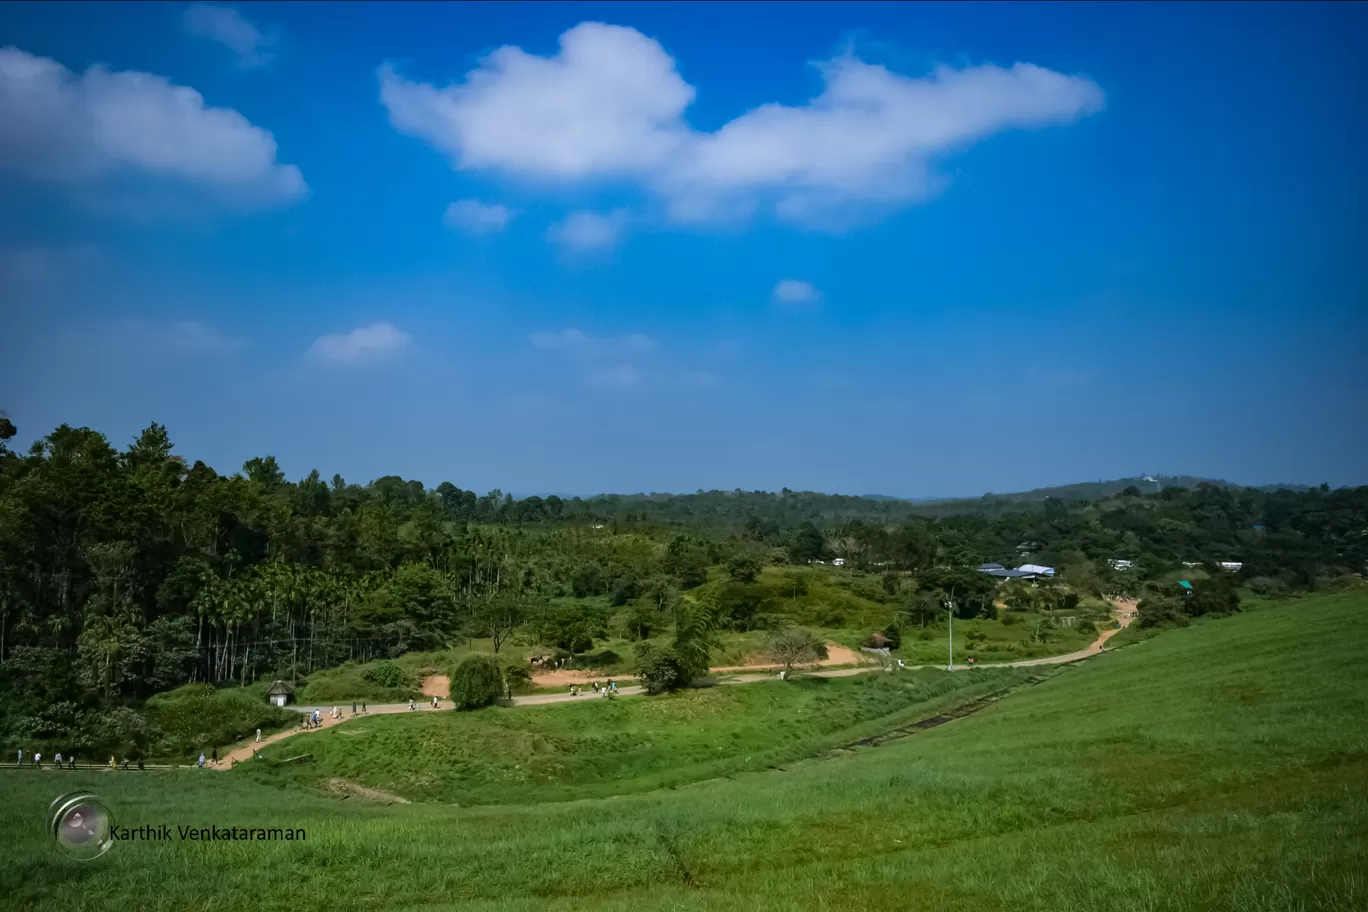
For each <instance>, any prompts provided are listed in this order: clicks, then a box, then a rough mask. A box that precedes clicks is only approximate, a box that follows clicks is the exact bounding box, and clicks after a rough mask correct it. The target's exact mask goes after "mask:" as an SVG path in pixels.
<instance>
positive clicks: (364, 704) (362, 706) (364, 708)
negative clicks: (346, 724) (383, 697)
mask: <svg viewBox="0 0 1368 912" xmlns="http://www.w3.org/2000/svg"><path fill="white" fill-rule="evenodd" d="M365 711H366V701H365V700H362V701H361V712H363V713H364V712H365Z"/></svg>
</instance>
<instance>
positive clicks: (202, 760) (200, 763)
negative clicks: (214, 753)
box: [195, 751, 204, 769]
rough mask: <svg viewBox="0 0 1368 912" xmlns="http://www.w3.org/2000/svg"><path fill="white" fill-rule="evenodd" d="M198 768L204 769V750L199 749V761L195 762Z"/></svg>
mask: <svg viewBox="0 0 1368 912" xmlns="http://www.w3.org/2000/svg"><path fill="white" fill-rule="evenodd" d="M195 766H197V767H198V768H199V769H204V752H203V751H200V758H199V763H197V764H195Z"/></svg>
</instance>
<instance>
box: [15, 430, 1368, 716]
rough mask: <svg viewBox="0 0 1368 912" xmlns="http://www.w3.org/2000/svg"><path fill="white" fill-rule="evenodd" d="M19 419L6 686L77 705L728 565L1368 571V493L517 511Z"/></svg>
mask: <svg viewBox="0 0 1368 912" xmlns="http://www.w3.org/2000/svg"><path fill="white" fill-rule="evenodd" d="M0 421H3V424H0V686H3V687H4V688H5V690H6V691H8V692H10V693H18V692H21V691H23V692H28V693H32V692H33V691H32V689H31V688H29V690H27V691H26V690H25V688H26V687H29V685H31V684H32V683H33V682H34V681H35V680H39V679H42V680H48V681H52V680H58V679H60V680H61V681H63V682H65V683H64V684H62V685H61V686H60V687H57V686H56V685H53V686H54V687H55V688H56V689H55V690H52V691H51V693H50V694H49V698H50V699H52V700H57V701H59V702H60V701H65V700H74V701H75V702H77V703H81V702H82V701H84V703H86V704H89V703H92V702H95V703H100V704H102V705H105V706H108V705H111V704H127V703H130V702H132V703H136V702H137V701H140V700H142V699H144V698H146V697H147V696H149V695H151V694H154V693H157V692H159V691H164V690H167V689H170V688H174V687H176V686H178V685H181V684H184V683H187V682H209V683H223V682H238V683H247V682H250V681H252V680H255V679H257V678H258V677H264V676H268V675H286V674H289V675H299V674H307V673H309V672H310V671H312V670H314V669H318V668H324V667H328V666H331V665H335V664H337V663H339V662H342V661H345V660H348V659H355V660H366V659H370V658H375V657H389V656H395V655H397V654H400V653H402V652H405V651H407V650H427V649H438V648H442V647H444V646H445V645H446V644H448V643H449V642H451V641H453V640H454V639H458V638H461V637H464V636H468V635H476V636H489V635H491V634H492V635H494V636H496V637H499V636H504V637H506V636H508V635H509V633H510V632H512V631H513V630H515V629H517V628H518V627H519V626H520V625H525V624H528V623H532V622H534V621H535V620H536V619H537V618H539V617H540V618H543V619H545V618H547V617H552V618H554V617H556V616H560V617H562V618H563V616H564V615H565V614H566V612H570V613H572V614H573V612H574V611H575V610H576V608H575V605H576V604H577V603H576V602H574V601H573V600H575V599H585V600H588V599H591V598H593V599H597V600H598V601H597V604H602V605H607V606H609V609H610V610H618V609H621V610H623V611H631V612H636V613H637V614H638V615H640V616H641V618H640V623H639V624H638V626H639V627H640V628H641V629H643V630H644V629H646V628H649V627H656V628H657V629H659V628H661V627H663V626H666V625H668V624H669V623H672V622H677V620H678V617H677V615H672V614H670V611H671V610H672V607H673V606H677V605H678V604H679V603H680V602H681V601H687V600H688V592H689V590H691V589H693V588H694V587H697V586H699V585H700V584H702V583H703V582H705V581H706V580H707V579H708V576H709V572H710V568H716V567H729V568H730V570H729V571H727V572H730V573H731V574H732V575H733V576H734V578H736V579H737V580H740V581H741V582H745V581H746V579H747V578H751V579H753V578H754V576H755V573H756V572H757V571H758V568H762V567H764V566H766V565H772V564H784V563H791V564H808V563H809V562H812V561H817V560H830V559H832V558H835V557H840V558H844V560H845V563H846V565H847V567H848V568H849V569H850V570H852V571H858V570H863V571H867V572H870V573H873V574H878V575H880V576H882V577H883V578H884V580H885V582H888V581H889V580H892V579H897V580H898V582H897V585H896V586H895V587H893V588H896V589H899V590H903V589H908V588H910V589H913V590H915V588H916V586H917V585H918V583H917V580H919V579H921V580H930V579H933V578H936V577H937V575H940V576H941V577H944V575H945V574H955V573H968V574H970V575H973V574H972V568H973V567H974V566H976V565H977V564H979V563H980V562H984V561H998V562H1001V563H1004V564H1007V565H1009V566H1012V565H1015V564H1016V563H1020V562H1022V561H1025V560H1028V559H1029V560H1031V561H1034V562H1038V563H1045V564H1049V565H1052V566H1055V567H1057V568H1059V570H1060V579H1061V580H1062V581H1065V582H1067V583H1068V584H1069V585H1070V586H1072V587H1073V588H1074V589H1075V590H1076V591H1078V592H1085V593H1094V594H1096V593H1102V592H1119V591H1138V589H1137V587H1141V586H1143V585H1144V584H1145V581H1147V580H1148V581H1153V580H1157V579H1159V578H1161V577H1162V576H1163V575H1164V574H1166V573H1169V572H1170V571H1172V570H1174V569H1177V568H1181V567H1182V566H1183V564H1184V562H1189V563H1197V562H1200V563H1206V564H1210V563H1212V562H1215V561H1228V560H1230V561H1240V562H1242V563H1243V568H1242V570H1241V571H1240V573H1239V576H1240V577H1241V579H1242V581H1243V582H1244V583H1246V584H1248V585H1249V586H1251V587H1253V588H1255V589H1256V590H1257V591H1260V592H1265V593H1291V592H1296V591H1299V590H1306V589H1310V588H1314V587H1316V586H1319V585H1324V584H1327V583H1328V582H1331V581H1333V580H1335V579H1336V578H1338V577H1344V576H1346V575H1353V574H1362V573H1363V572H1364V570H1365V564H1368V488H1354V489H1338V490H1329V489H1328V488H1326V487H1325V486H1322V487H1320V488H1318V489H1309V490H1302V491H1292V490H1274V491H1264V490H1256V489H1251V488H1236V487H1233V486H1220V485H1212V484H1198V485H1197V486H1196V487H1195V488H1191V489H1187V488H1180V487H1176V486H1169V487H1165V488H1163V489H1162V490H1158V491H1153V490H1151V491H1149V492H1144V491H1141V490H1140V489H1139V488H1138V487H1134V486H1132V487H1128V488H1126V489H1124V490H1122V491H1121V492H1119V493H1117V494H1115V495H1113V496H1109V497H1105V498H1102V499H1099V500H1091V501H1083V500H1077V501H1074V500H1065V499H1047V500H1045V501H1043V502H1039V503H1027V504H1017V505H1016V506H1015V508H1014V509H1005V508H1003V507H1002V506H1001V505H1000V504H995V505H994V506H993V508H992V509H991V510H986V511H985V510H975V509H974V508H973V507H972V505H973V504H974V503H975V502H974V501H969V502H965V503H966V504H967V505H968V506H966V508H965V510H964V511H963V512H961V513H957V514H954V515H936V516H926V515H922V514H921V513H919V509H920V507H922V506H924V505H917V504H912V503H908V502H903V501H895V500H888V499H871V498H860V497H846V496H833V495H823V494H813V493H802V492H794V491H789V490H787V489H785V490H782V491H780V492H778V493H766V492H743V491H739V490H738V491H711V492H700V493H697V494H693V495H635V496H603V497H595V498H587V499H581V498H570V499H562V498H559V497H554V496H552V497H546V498H541V497H528V498H524V499H521V500H514V499H513V498H512V497H509V496H507V495H504V494H502V493H501V492H500V491H497V490H495V491H491V492H488V493H486V494H483V495H478V494H476V493H475V492H473V491H467V490H463V489H461V488H460V487H458V486H457V485H455V484H452V483H450V482H443V483H441V484H439V485H437V486H436V487H435V488H433V489H429V488H427V487H425V486H424V485H423V484H422V483H420V482H417V481H407V480H404V479H402V478H400V477H398V476H387V477H384V478H379V479H377V480H375V481H372V482H370V483H368V484H364V485H362V484H355V483H349V482H347V481H346V480H345V479H343V478H341V477H340V476H337V475H334V476H332V478H331V479H330V480H327V481H325V480H324V479H323V477H322V476H321V475H320V473H319V472H318V471H313V472H311V473H309V474H308V475H307V476H306V477H304V478H302V479H300V480H298V481H289V480H287V479H286V478H285V477H284V474H283V473H282V471H281V469H280V467H279V466H278V465H277V463H276V461H275V460H274V459H273V458H272V457H270V456H265V457H260V458H254V459H251V460H249V461H248V462H247V463H246V464H245V465H244V466H243V467H242V471H241V472H240V473H237V474H233V475H220V474H218V473H217V472H215V471H214V470H213V469H211V468H210V467H208V466H207V465H205V464H204V463H203V462H199V461H196V462H193V463H190V462H188V461H187V460H185V459H183V458H181V457H180V456H178V455H176V454H174V452H173V447H172V442H171V439H170V437H169V436H168V433H167V430H166V429H165V428H164V427H162V426H161V425H157V424H153V425H152V426H150V427H149V428H147V429H146V430H145V431H143V432H142V434H141V435H140V436H139V437H138V438H137V439H136V440H135V441H133V442H132V444H131V445H129V446H128V447H127V448H126V449H124V450H122V451H120V450H118V449H116V448H115V447H114V446H112V445H111V444H110V443H109V441H108V440H107V439H106V438H105V437H104V436H103V435H101V434H99V433H97V432H95V431H93V430H90V429H87V428H72V427H68V426H62V427H59V428H57V429H56V430H55V431H53V432H52V433H51V434H50V435H48V436H47V437H45V438H43V439H41V440H39V441H37V442H36V443H34V444H33V446H32V447H31V448H30V449H29V451H28V452H27V453H26V454H22V453H17V452H13V451H12V450H10V449H9V448H8V447H7V446H6V445H5V442H4V441H5V440H7V439H12V438H13V436H14V433H15V428H14V427H13V425H11V424H10V423H9V422H8V421H7V420H4V419H0ZM1112 559H1124V560H1129V561H1133V562H1134V566H1133V567H1132V568H1131V569H1130V570H1128V571H1125V572H1124V573H1123V572H1118V571H1115V570H1113V569H1112V568H1111V566H1110V564H1109V561H1110V560H1112ZM982 584H983V580H982V578H981V577H979V578H978V582H976V585H982ZM737 591H738V592H740V593H741V594H740V595H738V596H737V597H738V598H739V599H744V593H743V592H742V590H740V589H738V590H737ZM890 591H892V589H890ZM990 601H991V600H990ZM585 610H588V609H585ZM652 611H656V612H658V613H659V615H660V616H659V617H656V618H654V619H653V618H652V617H651V612H652ZM557 612H559V615H557ZM732 614H733V615H734V616H735V617H736V618H738V619H742V618H743V620H738V621H737V623H738V624H740V623H744V624H749V625H754V624H758V623H763V619H760V620H757V618H756V617H755V616H754V612H751V613H750V614H749V615H748V614H747V613H746V612H745V611H744V610H742V609H740V608H738V609H737V610H736V611H734V612H732ZM63 688H65V689H63Z"/></svg>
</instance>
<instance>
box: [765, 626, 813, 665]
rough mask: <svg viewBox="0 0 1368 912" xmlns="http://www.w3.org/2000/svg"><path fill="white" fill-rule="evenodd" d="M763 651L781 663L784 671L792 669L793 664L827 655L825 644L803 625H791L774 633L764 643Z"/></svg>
mask: <svg viewBox="0 0 1368 912" xmlns="http://www.w3.org/2000/svg"><path fill="white" fill-rule="evenodd" d="M765 652H766V653H768V654H769V656H770V658H772V659H774V661H776V662H778V663H780V664H781V665H783V666H784V671H785V672H786V673H787V672H789V671H792V670H793V666H794V665H801V664H804V663H806V662H813V661H816V660H817V659H825V658H826V657H827V648H826V644H825V643H823V642H822V641H821V640H819V639H817V637H815V636H813V634H812V631H811V630H807V629H805V628H803V627H791V628H789V629H788V630H781V631H779V632H778V633H776V634H774V635H773V636H771V637H770V638H769V642H768V643H767V644H766V645H765Z"/></svg>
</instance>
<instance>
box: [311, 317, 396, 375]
mask: <svg viewBox="0 0 1368 912" xmlns="http://www.w3.org/2000/svg"><path fill="white" fill-rule="evenodd" d="M412 343H413V337H412V336H410V335H409V334H408V333H406V332H404V331H403V330H401V329H399V328H397V327H396V326H394V324H392V323H388V322H384V321H381V322H379V323H372V324H371V325H370V326H361V327H357V328H356V329H353V330H352V331H351V332H345V333H328V334H327V335H324V336H320V337H319V338H318V339H317V340H315V341H314V344H313V345H311V346H309V350H308V352H307V356H308V357H309V358H310V359H312V360H314V361H317V362H320V363H326V364H340V365H353V364H372V363H375V362H377V361H386V360H389V359H390V358H393V357H395V356H397V355H398V354H400V353H401V352H402V351H403V350H404V349H406V348H408V347H409V345H411V344H412Z"/></svg>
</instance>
